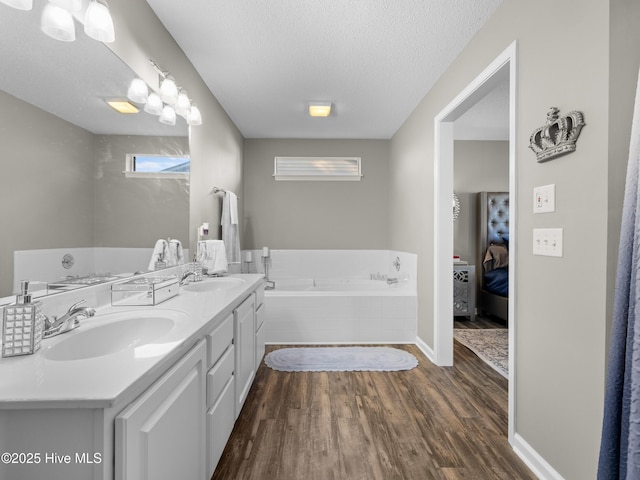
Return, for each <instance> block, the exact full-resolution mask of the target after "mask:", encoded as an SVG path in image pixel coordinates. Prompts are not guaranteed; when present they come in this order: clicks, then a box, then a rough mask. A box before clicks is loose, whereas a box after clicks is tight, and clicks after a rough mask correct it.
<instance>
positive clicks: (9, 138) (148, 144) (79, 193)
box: [0, 0, 189, 303]
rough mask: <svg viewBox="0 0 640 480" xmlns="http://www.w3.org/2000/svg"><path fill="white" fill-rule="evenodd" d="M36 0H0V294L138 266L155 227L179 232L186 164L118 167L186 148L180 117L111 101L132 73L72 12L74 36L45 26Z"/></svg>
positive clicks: (163, 233) (185, 201)
mask: <svg viewBox="0 0 640 480" xmlns="http://www.w3.org/2000/svg"><path fill="white" fill-rule="evenodd" d="M44 3H45V2H44V0H36V1H35V2H34V9H33V10H32V11H28V12H25V11H20V10H16V9H13V8H10V7H8V6H6V5H3V4H1V3H0V62H1V65H2V69H1V71H0V148H1V149H2V158H1V160H0V162H1V164H2V173H1V174H0V199H1V201H0V222H1V226H0V232H2V233H0V272H1V273H0V297H7V296H10V295H13V294H14V293H15V291H16V284H17V282H19V281H20V280H30V281H31V282H32V285H35V288H36V289H47V284H48V283H56V281H58V280H61V279H64V278H67V277H70V278H74V277H78V276H85V275H91V274H103V273H104V274H109V275H116V274H117V275H128V274H132V273H135V272H137V271H144V270H146V269H147V263H148V260H149V258H148V257H146V255H150V253H149V252H151V250H152V249H153V246H154V244H155V242H156V240H157V239H160V238H164V239H166V238H173V239H178V240H181V241H182V242H183V244H185V245H186V244H187V243H188V225H189V178H188V174H187V175H183V176H179V175H178V176H176V175H174V176H173V178H131V177H127V176H126V175H125V174H124V172H123V171H124V170H125V159H126V155H127V154H160V155H171V156H188V154H189V143H188V127H187V125H186V123H185V122H184V120H183V119H181V118H180V119H178V122H177V124H176V125H175V126H167V125H163V124H161V123H159V122H158V117H156V116H153V115H149V114H146V113H144V112H142V111H141V112H140V113H137V114H129V115H125V114H120V113H117V112H116V111H115V110H113V109H111V107H109V106H108V105H107V103H106V101H107V100H108V99H112V98H125V97H126V92H127V88H128V85H129V83H130V82H131V80H132V79H133V78H134V77H135V74H134V73H133V72H132V71H131V70H130V69H129V68H128V66H127V65H125V64H124V63H123V62H122V61H121V60H120V59H119V58H118V57H117V56H116V55H115V54H114V53H113V52H112V51H111V50H109V49H108V48H107V47H106V46H104V45H103V44H102V43H100V42H96V41H95V40H92V39H90V38H88V37H86V36H85V35H84V33H83V32H82V30H81V28H79V26H78V24H76V27H77V30H78V31H77V34H76V41H74V42H69V43H67V42H60V41H57V40H54V39H52V38H49V37H48V36H46V35H45V34H43V33H42V32H41V31H40V26H39V22H40V12H41V10H42V7H43V6H44ZM176 177H178V178H176ZM16 252H20V253H18V254H17V253H16ZM141 255H142V256H141ZM16 258H17V259H18V260H15V259H16ZM17 269H21V270H19V271H20V272H26V273H16V270H17ZM19 275H24V276H26V278H20V277H19ZM47 291H49V292H53V291H54V290H53V289H48V290H47ZM41 293H45V292H44V291H43V292H41ZM4 303H6V299H5V301H4Z"/></svg>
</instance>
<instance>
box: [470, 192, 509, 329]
mask: <svg viewBox="0 0 640 480" xmlns="http://www.w3.org/2000/svg"><path fill="white" fill-rule="evenodd" d="M477 204H478V225H477V226H478V242H477V245H478V246H477V255H476V282H477V291H478V294H477V307H478V313H480V314H482V315H493V316H495V317H498V318H500V319H502V320H504V321H507V320H508V318H509V295H508V292H509V193H508V192H478V203H477Z"/></svg>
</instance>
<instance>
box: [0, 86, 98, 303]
mask: <svg viewBox="0 0 640 480" xmlns="http://www.w3.org/2000/svg"><path fill="white" fill-rule="evenodd" d="M0 112H2V113H1V114H0V145H2V150H3V151H2V160H1V161H0V163H1V164H2V174H0V224H1V225H2V234H0V297H2V296H6V295H10V294H12V293H13V292H12V290H13V288H12V286H13V252H14V250H25V249H38V248H58V247H90V246H93V243H94V230H93V212H94V191H95V186H94V182H93V149H94V142H95V138H94V135H93V134H91V133H89V132H87V131H86V130H83V129H81V128H79V127H76V126H75V125H72V124H70V123H68V122H65V121H63V120H60V119H59V118H57V117H55V116H53V115H51V114H48V113H46V112H44V111H42V110H40V109H38V108H36V107H33V106H31V105H29V104H28V103H25V102H23V101H22V100H19V99H17V98H15V97H12V96H11V95H8V94H6V93H4V92H0Z"/></svg>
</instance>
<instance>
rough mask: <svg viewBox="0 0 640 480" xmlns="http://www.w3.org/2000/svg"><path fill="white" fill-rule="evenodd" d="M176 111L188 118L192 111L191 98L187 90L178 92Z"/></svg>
mask: <svg viewBox="0 0 640 480" xmlns="http://www.w3.org/2000/svg"><path fill="white" fill-rule="evenodd" d="M176 113H177V114H178V115H180V116H181V117H184V118H187V116H188V115H189V113H191V100H189V97H188V96H187V94H186V93H185V92H180V93H179V94H178V101H177V102H176Z"/></svg>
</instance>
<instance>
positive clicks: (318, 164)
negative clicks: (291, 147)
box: [273, 157, 362, 181]
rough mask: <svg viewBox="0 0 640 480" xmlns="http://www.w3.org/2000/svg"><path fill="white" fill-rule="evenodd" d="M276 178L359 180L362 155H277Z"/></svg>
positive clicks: (274, 174)
mask: <svg viewBox="0 0 640 480" xmlns="http://www.w3.org/2000/svg"><path fill="white" fill-rule="evenodd" d="M273 176H274V177H275V179H276V180H299V181H300V180H312V181H313V180H316V181H322V180H325V181H326V180H333V181H359V180H360V179H361V178H362V170H361V165H360V157H275V166H274V173H273Z"/></svg>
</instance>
